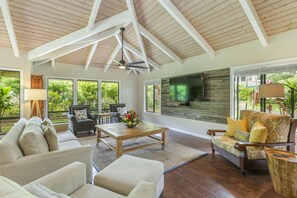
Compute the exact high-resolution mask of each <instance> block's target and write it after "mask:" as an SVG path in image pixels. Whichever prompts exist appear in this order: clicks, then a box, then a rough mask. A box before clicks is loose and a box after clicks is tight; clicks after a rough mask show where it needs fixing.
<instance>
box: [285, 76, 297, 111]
mask: <svg viewBox="0 0 297 198" xmlns="http://www.w3.org/2000/svg"><path fill="white" fill-rule="evenodd" d="M284 84H285V85H286V86H285V88H286V90H287V91H286V98H285V100H284V102H283V103H284V104H285V105H286V106H287V107H288V108H289V109H291V88H292V89H294V99H295V104H294V107H295V108H294V110H296V109H297V105H296V104H297V79H296V78H289V79H287V80H285V83H284Z"/></svg>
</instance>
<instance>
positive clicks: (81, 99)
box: [77, 81, 98, 112]
mask: <svg viewBox="0 0 297 198" xmlns="http://www.w3.org/2000/svg"><path fill="white" fill-rule="evenodd" d="M77 89H78V93H77V104H79V105H90V107H91V110H93V111H95V112H97V109H98V82H97V81H78V83H77Z"/></svg>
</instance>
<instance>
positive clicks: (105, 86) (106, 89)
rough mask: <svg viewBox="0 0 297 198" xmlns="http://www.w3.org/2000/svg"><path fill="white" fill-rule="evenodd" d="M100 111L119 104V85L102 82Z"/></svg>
mask: <svg viewBox="0 0 297 198" xmlns="http://www.w3.org/2000/svg"><path fill="white" fill-rule="evenodd" d="M101 94H102V97H101V98H102V111H108V110H109V104H118V103H119V83H118V82H102V83H101Z"/></svg>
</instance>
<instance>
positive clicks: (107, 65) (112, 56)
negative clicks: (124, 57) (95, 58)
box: [104, 44, 121, 72]
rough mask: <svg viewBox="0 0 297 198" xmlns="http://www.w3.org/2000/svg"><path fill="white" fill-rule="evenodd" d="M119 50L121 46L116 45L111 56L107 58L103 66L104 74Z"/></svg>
mask: <svg viewBox="0 0 297 198" xmlns="http://www.w3.org/2000/svg"><path fill="white" fill-rule="evenodd" d="M120 49H121V45H119V44H117V46H116V48H115V49H114V50H113V52H112V54H111V56H110V57H109V59H108V61H107V63H106V65H105V66H104V72H106V71H107V70H108V68H109V67H110V64H111V63H112V62H113V60H114V58H115V57H116V56H117V54H118V53H119V51H120Z"/></svg>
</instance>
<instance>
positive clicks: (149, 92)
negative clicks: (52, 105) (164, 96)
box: [145, 81, 161, 113]
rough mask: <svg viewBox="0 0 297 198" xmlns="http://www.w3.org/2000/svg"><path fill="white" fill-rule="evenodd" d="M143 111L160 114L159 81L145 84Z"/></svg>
mask: <svg viewBox="0 0 297 198" xmlns="http://www.w3.org/2000/svg"><path fill="white" fill-rule="evenodd" d="M145 111H146V112H151V113H160V112H161V85H160V81H157V82H153V81H152V82H147V83H145Z"/></svg>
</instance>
